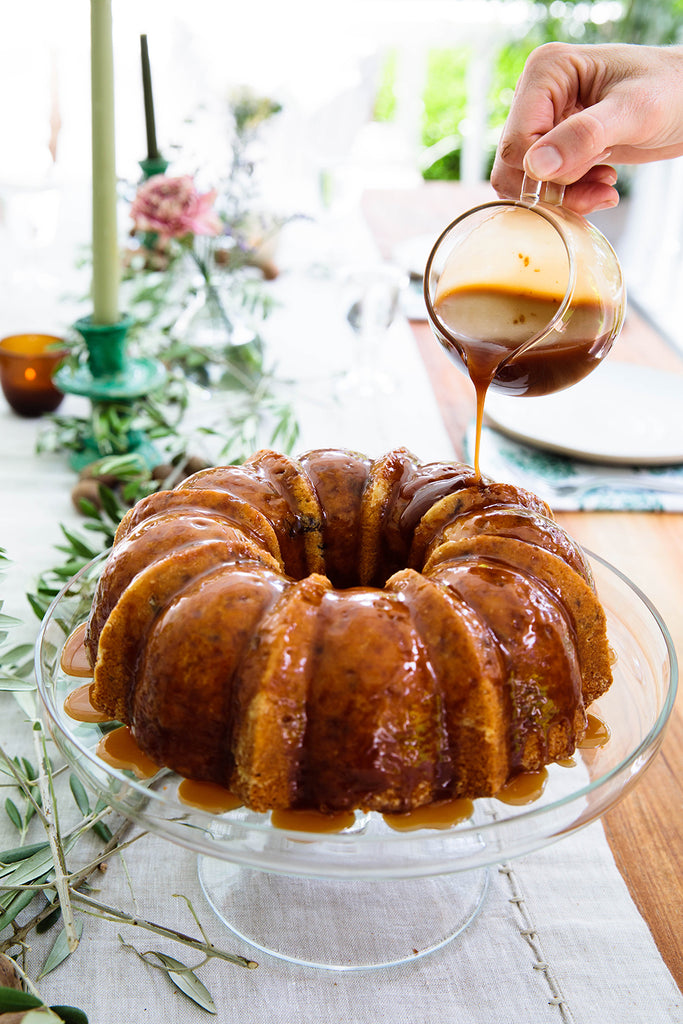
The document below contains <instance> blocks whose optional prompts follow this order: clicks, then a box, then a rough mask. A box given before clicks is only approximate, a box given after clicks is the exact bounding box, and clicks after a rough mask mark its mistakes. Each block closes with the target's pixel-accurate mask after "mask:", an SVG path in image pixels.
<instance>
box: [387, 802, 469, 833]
mask: <svg viewBox="0 0 683 1024" xmlns="http://www.w3.org/2000/svg"><path fill="white" fill-rule="evenodd" d="M473 813H474V804H473V803H472V801H471V800H468V799H467V798H466V797H463V798H461V799H456V800H443V801H440V802H439V803H434V804H428V805H427V806H426V807H418V808H416V809H415V810H414V811H406V812H405V813H404V814H384V815H382V817H383V818H384V820H385V821H386V823H387V825H388V826H389V828H393V829H394V830H395V831H397V832H414V831H416V830H417V829H420V828H441V829H444V828H452V826H453V825H458V824H459V823H460V822H461V821H467V820H468V818H471V817H472V815H473Z"/></svg>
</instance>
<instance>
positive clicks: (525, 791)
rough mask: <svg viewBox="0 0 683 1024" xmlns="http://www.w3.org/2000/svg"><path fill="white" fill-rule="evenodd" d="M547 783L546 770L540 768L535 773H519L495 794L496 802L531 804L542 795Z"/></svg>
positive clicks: (519, 804) (516, 804) (520, 804)
mask: <svg viewBox="0 0 683 1024" xmlns="http://www.w3.org/2000/svg"><path fill="white" fill-rule="evenodd" d="M547 781H548V769H547V768H541V770H540V771H537V772H520V773H519V775H515V777H514V778H512V779H510V781H509V782H506V783H505V785H504V786H503V788H502V789H499V790H498V792H497V793H496V794H495V798H496V800H500V801H501V802H502V803H504V804H514V805H515V806H522V805H523V804H532V803H533V802H534V800H538V799H539V797H541V796H542V795H543V790H544V789H545V785H546V782H547Z"/></svg>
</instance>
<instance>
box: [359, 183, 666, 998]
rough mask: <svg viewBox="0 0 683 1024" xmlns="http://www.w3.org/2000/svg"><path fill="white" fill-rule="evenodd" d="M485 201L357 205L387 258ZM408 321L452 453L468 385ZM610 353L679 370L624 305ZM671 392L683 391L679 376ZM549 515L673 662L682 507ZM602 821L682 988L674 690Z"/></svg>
mask: <svg viewBox="0 0 683 1024" xmlns="http://www.w3.org/2000/svg"><path fill="white" fill-rule="evenodd" d="M492 198H494V196H493V193H492V191H491V190H490V188H489V186H488V185H482V186H477V187H476V188H473V189H465V188H463V187H462V186H460V185H457V184H453V183H443V182H439V183H435V182H434V183H429V184H425V185H424V186H421V187H419V188H416V189H405V190H393V191H371V192H368V193H366V195H365V197H364V201H363V210H364V214H365V217H366V219H367V221H368V223H369V225H370V228H371V230H372V232H373V234H374V237H375V239H376V241H377V243H378V245H379V248H380V250H381V252H382V255H383V256H384V257H385V258H387V259H391V257H392V254H393V251H394V247H395V246H396V245H397V244H398V243H400V242H402V241H405V240H406V239H411V238H418V237H422V236H429V235H431V236H433V238H434V239H436V238H437V236H438V234H439V233H440V232H441V230H443V228H444V227H445V226H446V225H447V224H448V223H449V222H450V221H451V220H453V219H454V218H455V217H456V216H457V215H458V214H459V213H460V212H462V211H464V210H466V209H468V208H469V207H471V206H473V205H476V203H477V202H483V201H487V200H489V199H492ZM603 223H604V222H603ZM412 327H413V331H414V334H415V339H416V341H417V344H418V346H419V349H420V352H421V354H422V357H423V359H424V362H425V365H426V367H427V371H428V373H429V376H430V379H431V382H432V386H433V388H434V393H435V396H436V399H437V401H438V403H439V406H440V408H441V411H442V415H443V419H444V422H445V424H446V428H447V430H448V433H449V436H450V438H451V440H452V442H453V445H454V448H455V451H456V453H457V454H459V455H460V454H461V453H462V443H463V436H464V433H465V428H466V426H467V424H468V423H469V422H470V420H471V418H472V415H473V411H474V394H473V389H472V385H471V383H470V381H469V379H468V378H467V377H465V376H464V375H463V374H462V373H460V372H459V371H458V370H457V369H456V368H455V366H454V365H453V364H451V363H450V362H449V360H448V358H447V356H446V355H445V353H444V351H443V350H442V349H441V347H440V346H439V345H438V344H437V343H436V342H435V341H434V339H433V337H432V334H431V331H430V329H429V327H428V325H427V324H426V323H424V322H420V321H415V322H413V323H412ZM610 358H614V359H617V358H618V359H620V360H624V361H630V362H636V363H640V364H644V365H648V366H655V367H660V368H665V369H669V370H672V371H673V372H676V373H680V374H682V375H683V356H682V355H681V354H680V353H679V352H677V351H676V350H674V349H673V348H672V347H671V346H670V345H669V344H668V343H667V342H665V341H664V340H663V339H662V338H661V337H660V336H659V335H658V334H657V332H656V331H655V330H654V329H653V328H652V327H651V326H650V325H649V324H648V323H646V322H645V321H644V320H643V318H642V317H640V316H639V315H638V314H637V312H635V310H633V309H632V308H629V311H628V313H627V317H626V323H625V325H624V329H623V331H622V334H621V336H620V338H619V339H618V341H617V342H616V344H615V347H614V350H613V353H612V355H611V357H610ZM681 389H682V394H683V376H682V378H681ZM557 518H558V520H559V521H560V522H561V523H562V524H563V525H564V526H565V527H566V528H567V529H568V530H569V531H570V533H571V534H572V535H573V536H574V537H575V538H576V539H577V540H578V541H579V542H580V543H581V544H583V545H585V546H586V547H587V548H589V549H591V550H593V551H595V552H596V553H598V554H600V555H601V556H602V557H603V558H605V559H606V560H607V561H608V562H611V563H612V564H614V565H616V566H618V568H619V569H620V570H621V571H622V572H624V573H625V574H626V575H627V576H628V577H629V578H630V579H631V580H632V581H633V582H634V583H636V584H637V585H638V586H639V587H640V589H641V590H642V591H643V592H644V593H645V594H647V596H648V597H649V598H650V600H651V601H652V603H653V604H654V605H655V607H656V608H657V609H658V611H659V612H660V614H661V616H662V618H663V619H664V621H665V623H666V625H667V626H668V628H669V631H670V633H671V636H672V638H673V641H674V645H675V647H676V651H677V654H678V659H679V662H680V663H683V514H673V513H657V512H646V513H641V512H573V513H568V512H564V513H561V514H558V516H557ZM603 821H604V826H605V831H606V834H607V839H608V842H609V844H610V847H611V849H612V852H613V855H614V858H615V861H616V863H617V865H618V867H619V870H620V871H621V874H622V876H623V877H624V879H625V881H626V884H627V885H628V888H629V891H630V893H631V895H632V897H633V899H634V901H635V903H636V905H637V906H638V908H639V910H640V912H641V914H642V916H643V917H644V919H645V920H646V921H647V923H648V925H649V927H650V930H651V931H652V934H653V936H654V939H655V942H656V943H657V946H658V948H659V951H660V953H661V955H662V957H663V959H664V961H665V962H666V964H667V966H668V967H669V970H670V971H671V973H672V974H673V976H674V978H675V979H676V982H677V984H678V985H679V987H681V988H683V693H681V692H679V694H678V698H677V701H676V705H675V708H674V711H673V714H672V716H671V719H670V721H669V725H668V728H667V732H666V735H665V738H664V743H663V746H662V749H661V751H660V753H659V755H658V756H657V758H656V759H655V761H654V763H653V764H652V765H651V766H650V768H649V769H648V771H647V772H646V774H645V775H644V777H643V778H642V779H641V780H640V782H639V784H638V785H637V786H635V787H634V789H633V790H631V792H630V793H629V794H628V795H627V796H626V797H625V798H624V799H623V800H622V801H621V802H620V803H619V804H617V805H616V807H614V808H613V809H612V810H610V811H609V812H608V813H607V814H606V815H605V817H604V819H603Z"/></svg>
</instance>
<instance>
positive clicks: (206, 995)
mask: <svg viewBox="0 0 683 1024" xmlns="http://www.w3.org/2000/svg"><path fill="white" fill-rule="evenodd" d="M144 956H145V957H148V956H155V957H157V959H158V960H159V961H160V962H161V964H162V965H163V967H164V968H165V969H166V973H167V974H168V976H169V978H170V979H171V981H172V982H173V984H174V985H176V986H177V988H179V989H180V991H181V992H184V994H185V995H186V996H188V997H189V998H190V999H192V1000H193V1002H195V1003H197V1005H198V1006H201V1008H202V1009H203V1010H206V1011H207V1013H216V1005H215V1003H214V1001H213V999H212V998H211V993H210V992H209V990H208V989H207V988H206V986H205V985H204V984H203V983H202V982H201V981H200V980H199V978H198V977H197V975H196V974H194V972H193V971H192V970H191V969H190V968H189V967H187V966H186V965H185V964H183V963H181V962H180V960H176V959H175V957H172V956H168V955H167V954H166V953H160V952H159V951H158V950H156V949H152V950H149V952H147V953H146V954H144Z"/></svg>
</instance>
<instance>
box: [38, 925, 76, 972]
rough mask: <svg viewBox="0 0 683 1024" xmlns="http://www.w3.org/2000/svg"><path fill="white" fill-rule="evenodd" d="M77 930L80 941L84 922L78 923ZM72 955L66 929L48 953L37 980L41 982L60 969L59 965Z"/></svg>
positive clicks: (63, 929)
mask: <svg viewBox="0 0 683 1024" xmlns="http://www.w3.org/2000/svg"><path fill="white" fill-rule="evenodd" d="M75 928H76V938H77V939H79V940H80V938H81V935H82V933H83V922H82V921H76V922H75ZM70 955H71V950H70V949H69V940H68V937H67V934H66V928H62V930H61V932H60V933H59V935H58V936H57V938H56V939H55V941H54V943H53V946H52V949H51V950H50V952H49V953H48V956H47V959H46V961H45V963H44V965H43V969H42V971H41V972H40V974H39V975H38V977H37V979H36V980H37V981H40V979H41V978H44V977H45V975H46V974H49V973H50V971H54V969H55V967H59V965H60V964H61V963H62V962H63V961H64V960H66V958H67V957H68V956H70Z"/></svg>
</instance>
